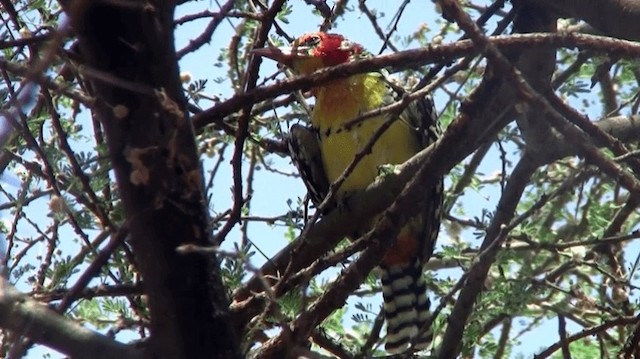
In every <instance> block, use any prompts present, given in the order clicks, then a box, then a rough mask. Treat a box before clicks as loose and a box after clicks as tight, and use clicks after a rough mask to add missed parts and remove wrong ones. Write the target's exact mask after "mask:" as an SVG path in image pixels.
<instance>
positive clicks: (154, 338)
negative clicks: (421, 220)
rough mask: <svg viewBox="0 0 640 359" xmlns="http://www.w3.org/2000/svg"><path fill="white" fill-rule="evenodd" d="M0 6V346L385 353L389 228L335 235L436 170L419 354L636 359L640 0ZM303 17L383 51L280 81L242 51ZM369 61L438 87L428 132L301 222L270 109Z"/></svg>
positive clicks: (303, 110)
mask: <svg viewBox="0 0 640 359" xmlns="http://www.w3.org/2000/svg"><path fill="white" fill-rule="evenodd" d="M0 6H1V7H0V8H1V9H2V11H1V12H0V14H1V17H2V28H1V29H0V34H1V36H0V38H1V40H0V49H2V56H1V57H0V75H1V80H0V82H1V83H0V99H1V100H0V104H1V111H2V112H1V115H2V117H1V118H0V120H1V121H2V122H0V144H1V145H2V152H0V173H1V174H2V175H3V177H2V182H1V183H0V192H1V196H0V198H2V199H1V200H0V210H2V211H3V212H2V215H3V222H2V224H1V226H0V229H1V231H2V233H3V240H2V242H0V243H1V247H0V249H1V251H0V252H1V254H2V255H1V257H0V258H1V260H2V267H3V270H4V276H3V277H2V279H0V281H1V282H0V283H1V287H0V328H2V331H0V357H8V358H20V357H23V356H30V357H40V356H42V355H45V356H50V355H52V356H56V355H58V354H55V352H54V351H53V350H55V351H57V352H59V353H62V354H63V355H65V356H71V357H74V358H85V357H91V358H115V357H119V358H123V359H124V358H142V357H155V358H241V357H256V358H285V357H287V356H290V357H299V356H304V357H309V358H322V357H339V358H366V357H381V356H384V355H385V353H384V352H383V351H382V347H381V343H382V342H383V339H384V329H383V324H382V320H381V314H380V313H381V308H380V297H381V295H380V293H379V292H380V288H379V283H378V282H377V280H376V277H375V276H374V275H373V274H371V273H370V272H371V270H372V269H373V268H374V267H375V265H376V263H378V261H379V260H380V258H381V256H382V254H383V253H384V250H385V248H388V246H389V245H390V242H389V241H377V240H373V239H375V238H376V237H380V238H385V237H384V236H383V234H384V233H385V231H388V230H389V227H388V222H385V221H381V222H379V223H378V224H377V225H376V227H375V228H374V229H373V231H372V234H373V236H365V237H363V238H362V239H360V240H358V241H356V242H353V243H349V242H346V241H343V240H342V239H343V238H344V235H345V234H347V233H353V229H354V228H357V227H358V226H361V225H362V224H363V223H365V222H366V221H367V218H369V217H370V216H371V215H374V214H376V213H380V212H383V211H384V216H385V218H393V219H399V220H402V219H403V218H404V217H406V215H407V214H410V213H411V210H412V208H413V207H414V206H415V204H414V203H413V202H412V199H413V198H418V197H419V196H416V193H420V191H421V190H422V189H423V188H428V187H429V184H430V183H434V181H436V179H437V178H438V176H440V175H446V185H447V188H446V191H447V192H446V194H447V197H446V213H445V218H444V220H443V227H442V231H441V235H440V239H439V244H438V247H437V249H436V253H435V255H434V258H433V259H432V261H431V262H430V263H429V265H428V267H429V268H428V276H429V291H430V296H431V298H432V303H433V307H434V308H435V309H436V313H437V316H436V319H435V321H434V323H433V326H434V329H435V332H436V340H435V342H434V346H433V350H431V351H430V352H425V353H420V355H423V356H429V355H430V356H433V357H438V358H454V357H465V358H471V357H479V358H484V357H487V358H507V357H518V356H520V357H527V358H530V357H535V358H547V357H558V358H595V357H602V358H612V357H623V358H632V357H640V355H639V354H638V353H640V349H639V347H638V342H639V341H640V322H639V319H638V314H637V313H638V301H637V298H638V297H637V292H634V291H635V290H636V284H637V264H638V259H639V258H640V257H639V254H638V253H639V251H638V249H639V248H640V247H639V246H638V237H640V232H638V221H639V217H638V214H637V208H638V205H639V204H640V178H639V174H640V172H639V171H640V161H639V159H638V153H639V152H638V150H637V147H636V146H637V140H638V138H639V136H638V135H639V134H640V127H639V123H640V118H639V117H637V112H638V107H639V106H640V97H639V95H638V89H639V86H638V84H639V82H640V67H639V66H638V58H639V57H640V46H639V45H638V44H636V43H635V42H633V41H634V40H638V39H640V21H638V19H640V3H638V2H637V1H632V0H564V1H558V0H512V1H505V0H502V1H501V0H497V1H493V2H492V1H482V0H478V1H459V0H439V1H436V2H435V3H434V2H426V1H423V2H417V1H414V2H410V1H403V2H397V4H393V6H392V12H391V13H390V12H388V11H387V12H386V13H385V12H383V11H381V7H383V6H384V7H385V8H386V9H389V4H388V3H385V4H383V2H375V1H364V0H361V1H340V0H338V1H335V2H328V1H312V0H307V1H305V2H304V3H303V2H286V1H284V0H275V1H269V2H262V1H252V0H249V1H245V0H236V1H233V0H228V1H223V2H220V3H219V2H209V3H207V2H201V1H177V2H175V1H162V0H157V1H138V0H130V1H122V0H100V1H91V0H59V1H41V0H17V1H10V0H0ZM416 19H417V20H416ZM356 22H357V23H358V26H357V27H356V26H354V24H355V23H356ZM320 28H322V29H326V30H330V31H334V32H342V33H344V35H345V36H347V37H349V38H352V39H354V40H359V41H362V42H364V41H365V40H366V42H367V43H366V45H367V47H369V50H370V51H371V52H373V53H374V54H378V53H380V54H382V55H380V56H376V57H373V58H371V59H366V60H363V61H359V62H356V63H352V64H347V65H342V66H339V67H336V68H332V69H327V70H324V71H320V72H318V73H315V74H312V75H310V76H306V77H301V78H293V77H292V76H290V74H287V73H286V72H283V71H281V70H278V69H277V68H276V67H275V66H274V64H273V63H269V62H266V61H264V62H263V60H262V59H260V58H256V57H254V56H252V54H251V50H252V49H254V48H260V47H264V46H277V45H282V44H286V43H288V42H289V41H291V40H292V39H293V38H295V37H296V36H298V35H300V33H299V32H293V31H292V30H291V29H296V31H298V29H304V30H303V31H316V30H318V29H320ZM181 31H182V32H181ZM350 32H351V33H350ZM176 34H178V35H176ZM179 66H180V67H182V68H183V72H182V73H181V72H180V70H179ZM208 68H212V69H216V70H215V72H202V71H201V70H202V69H208ZM381 68H386V69H388V70H389V71H390V72H392V74H393V76H395V77H396V78H397V79H398V83H399V84H401V85H403V86H405V87H406V88H407V89H408V90H409V91H410V94H409V95H408V96H407V99H406V100H405V102H403V101H399V102H398V103H396V104H394V105H393V106H392V107H390V108H385V109H384V110H385V111H393V110H396V109H397V108H400V107H402V106H404V105H406V101H409V100H410V99H415V98H418V97H421V96H425V95H430V96H433V97H434V98H435V100H436V105H437V109H438V113H439V114H440V115H439V118H440V123H441V124H442V126H443V128H444V129H445V133H444V135H443V137H442V139H441V140H440V141H438V142H437V143H436V144H435V145H433V146H430V147H429V148H427V149H425V150H424V151H422V152H421V153H420V154H418V155H417V156H416V157H414V158H413V159H412V160H411V161H410V162H408V163H407V164H406V165H404V166H402V167H401V171H398V172H397V173H390V174H386V175H385V176H383V178H381V181H380V182H379V183H376V184H375V185H373V186H371V187H370V188H369V189H367V190H366V191H365V192H363V193H361V194H357V195H354V196H353V197H351V198H349V200H348V203H346V208H349V212H350V213H349V215H345V214H344V213H343V212H340V211H332V212H330V213H328V214H326V215H324V216H322V217H320V218H318V217H319V216H317V215H316V216H314V209H313V208H306V206H305V202H304V201H303V198H302V197H303V196H304V193H303V192H302V191H301V188H302V187H301V181H300V180H299V179H298V178H296V173H295V170H294V169H293V167H292V166H291V165H290V164H289V162H288V154H287V150H286V145H285V143H284V138H285V136H286V131H287V128H288V126H289V125H290V124H291V123H297V122H303V123H304V122H306V121H307V120H308V116H309V112H308V111H309V108H310V106H312V100H310V99H309V98H308V97H309V94H308V92H307V90H308V89H309V87H310V86H311V85H312V84H316V83H323V82H328V81H331V80H332V79H334V78H338V77H345V76H349V75H351V74H355V73H361V72H367V71H374V70H377V69H381ZM186 70H189V71H191V73H188V72H186ZM203 73H204V74H206V75H203ZM212 73H215V74H216V75H211V74H212ZM372 238H373V239H372ZM345 303H347V305H346V306H345ZM43 353H44V354H43ZM48 353H51V354H48Z"/></svg>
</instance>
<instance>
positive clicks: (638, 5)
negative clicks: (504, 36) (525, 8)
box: [520, 0, 640, 40]
mask: <svg viewBox="0 0 640 359" xmlns="http://www.w3.org/2000/svg"><path fill="white" fill-rule="evenodd" d="M520 2H521V3H525V4H531V5H539V6H544V7H546V8H548V9H550V10H553V11H557V12H558V15H560V16H562V17H571V18H575V19H580V20H584V21H586V22H587V23H589V24H590V25H591V26H593V27H594V28H596V29H598V30H599V31H601V32H602V33H605V34H607V35H609V36H613V37H620V38H623V39H628V40H639V39H640V22H639V21H638V18H640V2H638V1H636V0H520Z"/></svg>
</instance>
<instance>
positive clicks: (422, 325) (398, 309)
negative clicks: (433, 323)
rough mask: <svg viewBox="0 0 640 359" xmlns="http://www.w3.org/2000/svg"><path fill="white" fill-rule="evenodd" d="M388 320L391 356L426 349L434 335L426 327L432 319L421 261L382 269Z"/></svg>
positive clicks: (388, 342) (385, 311) (388, 343)
mask: <svg viewBox="0 0 640 359" xmlns="http://www.w3.org/2000/svg"><path fill="white" fill-rule="evenodd" d="M381 278H382V295H383V297H384V317H385V319H386V321H387V343H386V345H385V349H386V350H387V352H389V353H391V354H397V353H402V352H405V351H406V350H407V349H408V348H409V346H410V345H411V346H412V348H413V351H418V350H422V349H425V348H427V347H428V346H429V344H430V343H431V339H432V337H433V332H432V331H431V328H427V327H426V324H427V322H428V321H429V318H430V317H431V313H430V312H429V306H430V305H431V302H430V301H429V298H428V297H427V293H426V291H427V287H426V283H425V281H424V277H423V276H422V266H421V264H420V262H419V261H417V260H415V261H413V262H412V263H401V264H396V265H393V266H388V267H387V266H382V267H381Z"/></svg>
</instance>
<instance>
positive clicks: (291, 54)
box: [251, 46, 308, 67]
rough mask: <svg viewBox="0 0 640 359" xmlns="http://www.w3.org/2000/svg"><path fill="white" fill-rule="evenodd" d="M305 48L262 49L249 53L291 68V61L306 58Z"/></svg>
mask: <svg viewBox="0 0 640 359" xmlns="http://www.w3.org/2000/svg"><path fill="white" fill-rule="evenodd" d="M306 50H308V49H307V48H303V47H301V46H298V47H295V48H294V47H292V46H283V47H263V48H261V49H253V50H252V51H251V52H252V53H253V54H254V55H257V56H263V57H266V58H269V59H271V60H274V61H276V62H278V63H280V64H283V65H285V66H288V67H291V66H292V65H293V60H295V59H299V58H302V57H307V56H306V55H305V54H306V52H307V51H306Z"/></svg>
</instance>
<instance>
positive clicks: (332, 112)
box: [312, 74, 420, 194]
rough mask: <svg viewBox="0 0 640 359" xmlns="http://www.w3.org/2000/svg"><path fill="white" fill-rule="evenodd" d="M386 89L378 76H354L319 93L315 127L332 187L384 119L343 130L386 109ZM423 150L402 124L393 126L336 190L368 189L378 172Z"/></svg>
mask: <svg viewBox="0 0 640 359" xmlns="http://www.w3.org/2000/svg"><path fill="white" fill-rule="evenodd" d="M384 91H386V86H385V85H384V83H383V82H382V80H381V79H380V78H379V76H377V75H372V74H365V75H356V76H352V77H350V78H348V79H345V80H339V81H337V82H335V83H332V84H329V85H326V86H323V87H320V88H315V89H314V93H315V95H316V105H315V108H314V112H313V117H312V121H313V125H314V127H316V128H317V129H318V130H319V132H320V141H321V150H322V157H323V158H322V159H323V163H324V167H325V171H326V174H327V179H328V180H329V181H330V182H334V181H335V180H336V179H337V178H338V177H339V176H340V175H341V174H342V173H343V171H344V170H345V168H346V167H347V166H348V165H349V164H350V163H351V162H352V161H353V159H354V157H355V155H356V153H358V152H359V151H360V150H362V149H363V148H364V147H365V146H366V144H367V142H368V141H369V139H370V138H371V137H372V136H373V134H374V133H375V132H376V131H377V129H378V128H379V127H380V125H381V124H382V123H383V122H384V120H385V119H384V118H383V117H381V116H379V117H374V118H369V119H366V120H364V121H362V122H360V123H358V124H357V125H355V126H353V127H351V128H349V129H347V128H346V127H345V126H344V124H345V123H347V122H349V121H351V120H352V119H354V118H356V117H358V115H360V114H362V113H364V112H367V111H369V110H372V109H375V108H378V107H380V106H381V105H382V104H383V98H384ZM419 150H420V146H419V143H418V139H417V135H416V133H414V130H413V129H411V128H410V127H409V126H408V125H407V124H405V123H404V122H403V121H396V122H394V123H393V124H392V125H391V127H389V128H388V129H387V130H386V132H385V133H384V134H383V135H382V136H381V137H380V138H379V139H378V141H377V142H376V144H375V145H374V146H373V148H372V151H371V153H370V154H368V155H366V156H365V157H364V158H362V160H361V161H360V162H359V163H358V165H357V166H356V167H355V169H354V170H353V172H352V173H351V174H350V175H349V176H348V177H347V179H346V181H345V182H344V183H343V184H342V186H341V187H340V188H339V190H338V194H341V193H344V192H346V191H352V190H359V189H364V188H366V187H367V186H368V185H369V184H371V182H373V181H374V180H375V178H376V176H377V175H378V167H379V166H381V165H384V164H398V163H402V162H404V161H406V160H407V159H409V158H410V157H411V156H413V155H414V154H415V153H416V152H418V151H419Z"/></svg>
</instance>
